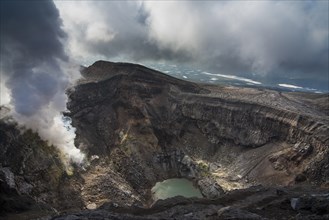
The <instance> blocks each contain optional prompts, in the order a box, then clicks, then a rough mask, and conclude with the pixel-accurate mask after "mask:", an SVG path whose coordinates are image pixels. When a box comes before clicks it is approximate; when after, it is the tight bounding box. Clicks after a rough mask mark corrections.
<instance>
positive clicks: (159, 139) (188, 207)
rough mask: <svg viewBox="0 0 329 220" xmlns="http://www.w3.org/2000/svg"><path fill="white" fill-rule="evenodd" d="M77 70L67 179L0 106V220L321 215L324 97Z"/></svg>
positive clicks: (45, 147)
mask: <svg viewBox="0 0 329 220" xmlns="http://www.w3.org/2000/svg"><path fill="white" fill-rule="evenodd" d="M81 73H82V76H83V77H82V78H81V79H80V80H79V82H78V84H77V85H76V86H74V87H72V88H70V89H69V90H68V91H67V94H68V97H69V102H68V104H67V107H68V110H69V111H68V112H66V113H65V116H67V117H70V118H71V119H72V126H73V127H75V128H76V138H75V146H79V148H80V150H81V151H82V152H84V153H85V154H86V159H85V162H84V163H83V164H80V165H79V164H73V165H72V166H73V167H71V169H72V170H73V171H72V172H67V168H66V166H65V164H63V160H62V157H63V155H62V154H61V153H60V152H59V151H58V150H57V148H55V147H54V146H50V145H49V144H48V143H47V142H46V141H43V140H42V139H41V138H40V137H39V136H38V134H37V133H35V132H34V131H32V130H24V131H22V129H21V128H19V127H18V125H17V124H15V122H14V121H13V120H12V119H10V117H9V116H7V113H6V112H7V111H9V109H7V108H5V107H1V120H0V149H1V151H0V162H1V164H0V186H1V188H0V190H1V191H0V192H1V194H0V207H1V208H0V216H1V218H2V219H54V220H64V219H65V220H73V219H74V220H76V219H97V220H98V219H186V220H190V219H329V102H328V94H315V93H303V92H283V91H277V90H270V89H265V88H256V87H234V86H224V85H214V84H197V83H192V82H188V81H183V80H180V79H176V78H173V77H171V76H168V75H165V74H163V73H161V72H158V71H155V70H152V69H149V68H146V67H144V66H141V65H137V64H131V63H112V62H106V61H97V62H96V63H94V64H93V65H91V66H89V67H83V68H82V69H81ZM159 184H160V185H159ZM161 184H162V185H161ZM168 184H169V185H168ZM184 184H186V185H184ZM155 186H156V187H155ZM161 187H162V188H161ZM163 187H165V188H163ZM177 187H178V188H177ZM168 189H170V190H171V191H170V193H169V192H168V191H166V190H168ZM158 190H160V191H161V190H162V191H161V193H164V194H165V195H164V197H161V196H159V195H160V194H156V193H159V192H158ZM163 190H164V192H163ZM183 191H184V192H183ZM169 194H170V195H169ZM161 195H163V194H161ZM161 198H162V199H161Z"/></svg>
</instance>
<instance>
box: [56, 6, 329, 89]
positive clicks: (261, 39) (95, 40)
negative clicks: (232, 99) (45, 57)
mask: <svg viewBox="0 0 329 220" xmlns="http://www.w3.org/2000/svg"><path fill="white" fill-rule="evenodd" d="M56 4H57V5H58V6H59V8H60V11H61V15H62V17H63V20H64V24H65V28H66V30H67V31H68V32H69V33H70V37H69V39H70V45H69V48H70V49H71V53H72V55H73V56H75V57H77V59H81V58H86V57H87V59H89V60H90V59H92V57H95V56H96V57H97V56H102V57H104V58H107V59H112V58H116V57H120V58H121V59H126V60H127V59H128V60H129V59H130V60H136V61H143V60H155V61H156V60H167V61H168V60H169V61H172V62H176V63H182V62H184V63H185V64H190V65H196V66H198V67H201V68H204V69H207V70H211V71H214V72H218V73H222V74H237V75H248V74H256V75H258V76H259V77H268V78H271V77H295V78H296V77H304V78H309V79H310V80H312V79H314V80H319V82H321V81H322V82H327V81H328V20H329V18H328V1H218V2H216V1H139V2H130V1H120V2H112V1H110V2H108V1H100V2H99V1H97V2H96V3H95V2H89V1H86V2H56Z"/></svg>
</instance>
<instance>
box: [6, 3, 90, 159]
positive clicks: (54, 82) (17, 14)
mask: <svg viewBox="0 0 329 220" xmlns="http://www.w3.org/2000/svg"><path fill="white" fill-rule="evenodd" d="M65 38H66V34H65V32H64V31H63V30H62V29H61V20H60V18H59V12H58V10H57V8H56V7H55V5H54V3H53V2H52V1H48V0H47V1H1V35H0V39H1V79H2V80H6V82H5V85H6V87H7V90H8V91H9V95H10V105H12V108H13V116H14V118H15V119H16V120H17V121H18V123H19V124H21V125H24V126H26V127H28V128H31V129H33V130H35V131H37V132H38V133H39V135H40V136H41V138H43V139H46V140H48V141H49V142H50V144H54V145H55V146H57V147H58V148H59V149H60V150H61V151H62V152H63V153H64V154H65V155H66V158H68V159H70V160H72V161H74V162H78V163H81V162H82V161H83V158H84V155H83V154H82V153H81V152H80V150H79V149H77V148H76V147H75V146H74V138H75V133H74V129H73V128H70V125H69V124H65V122H64V121H63V120H62V117H63V116H62V114H61V112H63V111H65V110H66V101H67V96H66V94H65V89H66V88H67V87H68V86H69V85H70V83H71V82H72V75H70V74H69V73H67V71H65V72H64V71H63V70H64V69H65V70H66V67H68V66H69V64H68V57H67V56H66V54H65V51H64V48H63V44H62V41H64V40H65ZM0 104H3V103H0Z"/></svg>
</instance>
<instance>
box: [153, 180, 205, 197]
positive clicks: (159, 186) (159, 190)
mask: <svg viewBox="0 0 329 220" xmlns="http://www.w3.org/2000/svg"><path fill="white" fill-rule="evenodd" d="M151 191H152V194H153V198H154V200H159V199H167V198H171V197H175V196H183V197H186V198H191V197H197V198H202V197H203V196H202V194H201V192H200V190H199V189H198V188H197V187H195V186H194V185H193V182H191V181H190V180H188V179H183V178H173V179H167V180H165V181H162V182H157V183H156V184H155V186H154V187H153V188H152V189H151Z"/></svg>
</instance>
